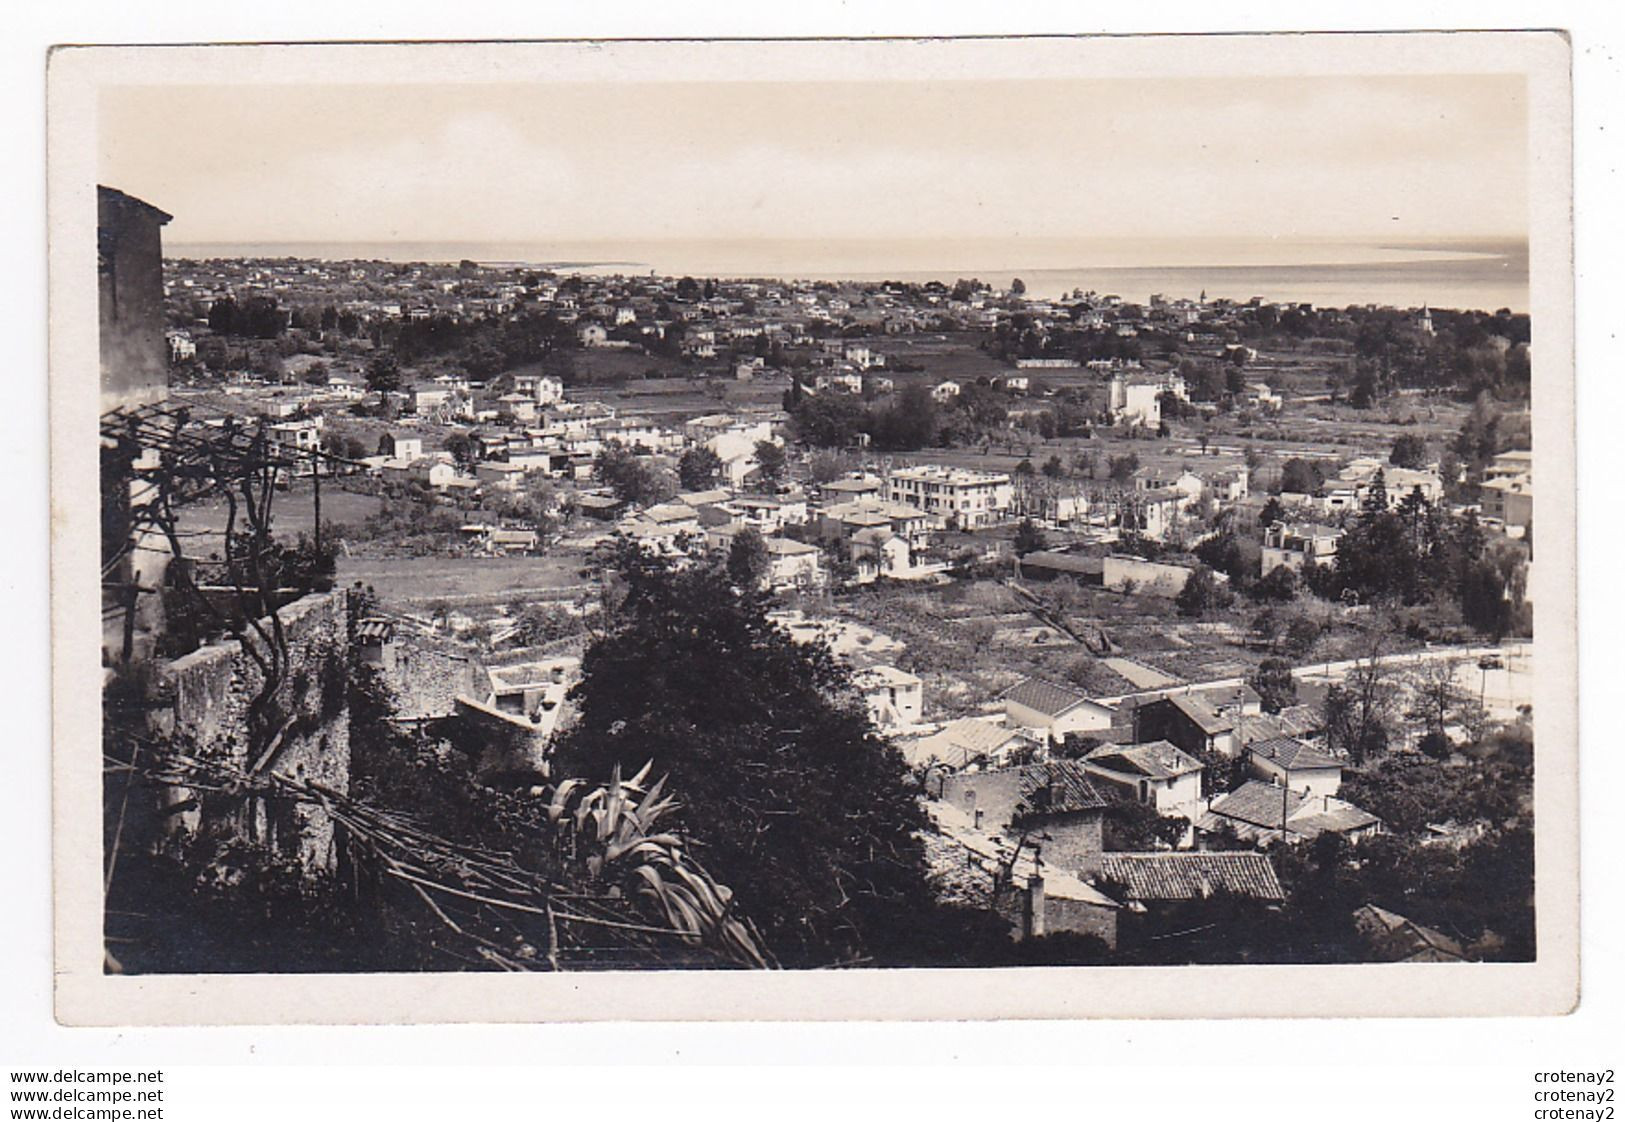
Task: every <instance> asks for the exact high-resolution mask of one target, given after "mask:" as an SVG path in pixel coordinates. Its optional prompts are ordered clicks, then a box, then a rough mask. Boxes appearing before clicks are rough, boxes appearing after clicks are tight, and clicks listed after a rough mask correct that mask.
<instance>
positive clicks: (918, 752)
mask: <svg viewBox="0 0 1625 1122" xmlns="http://www.w3.org/2000/svg"><path fill="white" fill-rule="evenodd" d="M1012 740H1019V741H1023V742H1025V740H1026V738H1025V737H1023V736H1022V735H1021V734H1020V733H1018V732H1016V731H1015V730H1014V729H1009V728H1005V727H1004V726H1003V725H996V724H994V723H992V722H991V721H979V720H977V719H975V718H974V717H967V718H965V719H963V720H958V721H949V722H948V723H947V724H945V725H943V726H942V728H940V729H939V730H937V731H936V732H934V733H932V734H931V735H930V736H923V737H920V738H919V739H918V740H913V741H904V742H902V743H901V744H900V747H901V748H902V750H903V757H904V758H905V759H906V760H908V762H909V763H910V764H912V765H914V766H919V765H921V764H926V763H930V762H931V761H932V760H936V761H938V762H939V763H942V764H946V765H947V766H948V767H951V768H962V767H964V766H965V765H966V764H968V763H970V762H971V761H972V760H975V759H977V758H979V757H982V756H990V755H992V754H993V753H994V752H996V751H998V750H999V749H1000V748H1002V747H1004V746H1005V745H1006V744H1008V743H1010V742H1011V741H1012Z"/></svg>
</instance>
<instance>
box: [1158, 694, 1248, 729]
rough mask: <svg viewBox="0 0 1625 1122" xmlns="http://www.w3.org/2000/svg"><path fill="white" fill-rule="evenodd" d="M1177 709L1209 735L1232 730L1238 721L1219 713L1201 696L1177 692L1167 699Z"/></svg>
mask: <svg viewBox="0 0 1625 1122" xmlns="http://www.w3.org/2000/svg"><path fill="white" fill-rule="evenodd" d="M1166 700H1167V702H1168V703H1169V704H1170V705H1172V706H1173V707H1174V708H1175V709H1178V710H1179V711H1180V712H1181V713H1183V714H1185V716H1186V717H1188V718H1190V720H1191V722H1192V723H1193V724H1195V725H1196V727H1197V728H1199V729H1201V730H1202V731H1203V732H1204V733H1206V734H1207V735H1209V736H1212V735H1214V734H1215V733H1221V732H1230V731H1231V730H1232V729H1234V728H1235V727H1236V723H1235V722H1234V721H1232V720H1231V719H1230V718H1228V717H1223V716H1220V715H1219V712H1218V710H1216V709H1214V708H1213V706H1211V705H1209V704H1208V703H1207V702H1205V701H1203V700H1202V699H1201V698H1199V697H1191V696H1189V695H1186V694H1175V695H1174V696H1172V697H1169V698H1167V699H1166Z"/></svg>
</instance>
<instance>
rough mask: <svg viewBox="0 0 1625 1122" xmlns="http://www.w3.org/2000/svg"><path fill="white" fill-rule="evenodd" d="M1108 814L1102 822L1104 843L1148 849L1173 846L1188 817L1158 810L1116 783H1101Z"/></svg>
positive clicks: (1118, 849) (1115, 847) (1132, 850)
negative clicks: (1184, 817)
mask: <svg viewBox="0 0 1625 1122" xmlns="http://www.w3.org/2000/svg"><path fill="white" fill-rule="evenodd" d="M1099 790H1100V792H1101V793H1102V794H1103V795H1104V796H1105V798H1106V814H1105V817H1104V820H1103V821H1102V823H1101V826H1102V832H1101V833H1102V837H1101V844H1102V847H1103V848H1105V849H1106V850H1108V851H1115V852H1129V853H1145V852H1150V851H1154V850H1159V849H1172V848H1173V847H1174V845H1175V844H1176V843H1177V842H1178V841H1179V839H1180V838H1181V837H1183V836H1184V833H1185V827H1186V825H1187V823H1186V821H1185V819H1183V818H1176V817H1172V816H1166V815H1163V814H1160V813H1158V811H1157V809H1156V807H1153V806H1147V805H1146V804H1145V803H1142V802H1140V801H1138V800H1137V799H1135V798H1133V797H1131V796H1130V795H1129V793H1128V792H1127V791H1125V790H1124V789H1123V788H1122V787H1120V786H1118V785H1117V784H1115V783H1101V784H1100V785H1099Z"/></svg>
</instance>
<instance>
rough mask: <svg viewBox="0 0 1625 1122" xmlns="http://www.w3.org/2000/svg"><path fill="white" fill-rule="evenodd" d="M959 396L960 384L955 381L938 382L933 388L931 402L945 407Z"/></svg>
mask: <svg viewBox="0 0 1625 1122" xmlns="http://www.w3.org/2000/svg"><path fill="white" fill-rule="evenodd" d="M958 396H959V383H958V382H955V381H953V380H951V379H950V380H948V381H945V382H938V383H937V384H936V385H935V386H933V387H932V388H931V400H932V401H934V402H936V403H937V404H938V405H945V404H947V403H948V402H950V401H952V400H953V399H954V398H956V397H958Z"/></svg>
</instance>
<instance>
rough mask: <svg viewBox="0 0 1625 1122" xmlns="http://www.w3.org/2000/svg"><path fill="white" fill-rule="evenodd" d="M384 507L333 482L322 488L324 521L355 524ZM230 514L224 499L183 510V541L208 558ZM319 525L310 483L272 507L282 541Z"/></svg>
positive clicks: (280, 493) (279, 496) (276, 531)
mask: <svg viewBox="0 0 1625 1122" xmlns="http://www.w3.org/2000/svg"><path fill="white" fill-rule="evenodd" d="M382 505H383V500H382V499H380V498H379V497H378V496H377V495H358V494H356V493H355V492H353V491H346V490H343V489H342V488H340V487H338V486H335V485H334V484H332V483H326V484H324V485H323V487H322V521H323V522H331V523H334V524H336V525H341V526H342V525H354V524H357V523H360V522H363V521H365V520H366V519H367V518H369V517H371V516H372V515H373V514H376V513H377V512H378V510H379V508H380V507H381V506H382ZM226 514H227V508H226V503H225V501H224V500H214V501H210V502H205V503H194V504H193V505H191V506H188V507H186V508H184V509H183V510H182V511H181V516H180V520H179V523H178V525H177V529H178V530H179V531H180V532H181V534H182V536H183V538H189V539H190V541H189V545H188V549H189V552H191V553H192V554H194V555H197V556H207V555H208V554H209V553H210V552H211V551H214V550H217V549H219V548H220V537H221V535H222V534H223V533H224V532H225V528H226ZM240 518H241V516H240V515H239V519H240ZM315 525H316V518H315V503H314V502H313V499H312V487H311V484H310V483H309V482H308V481H302V482H299V483H295V484H294V485H293V487H292V488H290V489H289V490H287V491H278V492H277V494H276V498H275V499H274V500H273V501H272V504H271V529H272V532H273V533H274V534H275V535H276V536H277V537H278V538H283V539H288V540H291V539H293V538H294V537H296V536H297V535H299V534H308V533H310V532H311V531H312V530H313V529H314V528H315ZM240 526H241V522H240V521H239V527H240Z"/></svg>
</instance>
